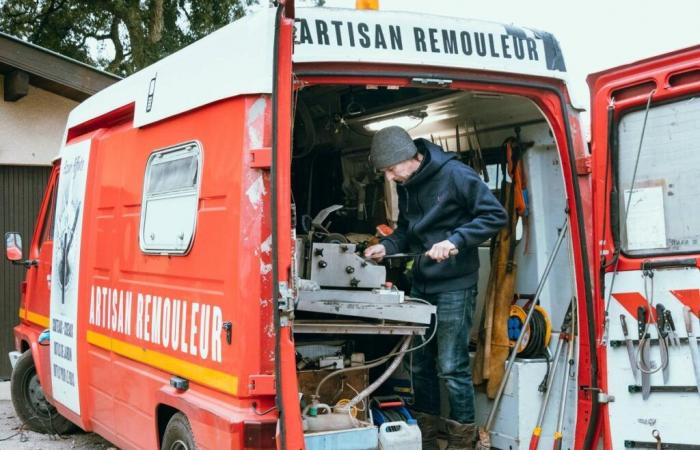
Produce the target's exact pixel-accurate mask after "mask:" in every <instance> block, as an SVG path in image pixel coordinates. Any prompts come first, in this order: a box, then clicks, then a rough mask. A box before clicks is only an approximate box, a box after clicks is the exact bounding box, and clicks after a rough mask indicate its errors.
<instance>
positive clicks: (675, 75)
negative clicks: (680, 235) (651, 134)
mask: <svg viewBox="0 0 700 450" xmlns="http://www.w3.org/2000/svg"><path fill="white" fill-rule="evenodd" d="M699 63H700V46H694V47H690V48H687V49H683V50H678V51H675V52H671V53H668V54H665V55H660V56H657V57H653V58H649V59H645V60H642V61H638V62H635V63H630V64H627V65H624V66H620V67H616V68H612V69H609V70H606V71H603V72H599V73H595V74H592V75H589V76H588V78H587V81H588V85H589V89H590V92H591V171H592V177H591V182H592V184H591V192H592V199H593V203H592V205H591V210H592V212H593V214H592V215H591V217H590V219H591V222H590V228H589V230H590V234H591V235H592V236H593V239H591V242H592V243H594V246H593V249H594V251H593V252H592V254H591V256H592V258H591V261H593V262H594V265H593V267H592V272H593V276H594V294H595V299H594V304H595V310H596V317H595V323H596V330H597V334H599V336H598V337H600V334H601V333H602V332H603V321H604V318H605V315H604V311H605V304H606V298H605V297H604V296H603V295H602V294H601V293H602V292H604V277H603V276H602V274H604V273H610V272H613V271H614V270H617V271H619V272H624V271H641V270H642V264H643V263H644V262H646V261H663V260H671V259H677V258H679V257H682V258H695V259H696V260H697V259H698V255H682V256H678V255H675V256H674V255H664V256H659V257H656V256H653V257H649V256H645V257H631V256H629V255H625V254H624V253H622V254H620V255H619V259H618V260H617V261H615V260H613V255H614V254H615V249H614V246H613V235H612V227H611V225H610V221H611V217H610V192H611V188H612V176H611V175H610V164H609V162H610V149H609V148H608V141H609V136H608V131H609V130H608V108H609V106H610V105H611V104H613V102H612V98H613V96H615V100H614V106H613V108H614V109H613V120H614V121H615V123H617V121H618V120H619V118H620V117H621V116H622V115H623V114H625V113H626V112H628V111H630V110H631V109H640V108H644V107H645V106H646V102H647V99H648V95H649V93H650V92H651V90H652V89H656V91H655V93H654V95H653V97H652V104H658V103H662V102H665V101H669V100H673V99H678V98H682V97H684V96H688V95H691V94H696V93H697V92H698V91H700V84H699V83H697V81H696V80H695V78H693V77H683V76H682V74H685V73H690V72H693V71H694V70H696V68H697V66H698V64H699ZM670 80H673V81H676V80H681V81H680V82H676V83H671V82H670ZM616 94H617V95H616ZM601 256H602V259H601ZM603 264H604V265H605V266H603ZM643 291H644V286H643V280H642V278H641V277H640V281H639V287H638V291H637V292H643ZM636 295H638V296H639V297H642V296H641V295H639V294H636ZM674 295H675V293H674ZM616 297H617V295H616ZM639 297H635V298H634V299H630V298H629V297H627V298H625V297H624V295H623V298H625V300H624V301H625V302H626V303H627V304H626V305H625V308H626V310H627V311H628V312H631V311H630V308H632V307H634V305H638V304H639V303H640V300H639ZM686 298H687V297H686ZM679 299H680V298H679ZM693 304H695V303H694V302H693ZM697 307H700V305H696V308H697ZM632 316H633V317H634V318H636V310H635V311H634V313H632ZM610 322H611V324H612V322H613V318H612V317H611V318H610ZM596 350H597V352H598V361H599V371H598V372H599V374H600V376H599V378H600V379H599V382H600V387H601V389H602V390H603V391H604V392H608V367H607V363H606V361H607V355H606V353H607V352H606V347H605V346H600V345H599V346H598V348H597V349H596ZM669 398H670V399H672V397H669ZM616 401H617V402H618V403H619V402H620V401H621V400H620V399H619V398H618V399H617V400H616ZM607 410H608V408H607V406H606V405H603V407H602V413H603V414H602V422H601V425H602V429H601V431H602V437H603V448H604V449H605V450H611V449H612V448H613V443H614V442H616V441H615V439H617V441H619V439H620V436H621V435H620V434H618V433H620V432H621V431H622V430H611V423H610V420H609V416H608V413H607ZM613 434H614V435H615V436H613ZM614 445H618V444H617V443H615V444H614Z"/></svg>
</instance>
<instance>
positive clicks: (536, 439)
mask: <svg viewBox="0 0 700 450" xmlns="http://www.w3.org/2000/svg"><path fill="white" fill-rule="evenodd" d="M570 325H571V305H569V310H568V311H567V313H566V316H564V322H563V323H562V326H561V331H560V332H559V340H557V347H556V349H555V350H554V357H553V358H552V369H551V370H550V372H549V377H548V378H547V384H546V387H545V390H544V398H543V399H542V404H541V405H540V412H539V414H538V415H537V424H536V425H535V428H534V430H532V436H531V437H530V448H529V450H537V446H538V445H539V443H540V435H541V434H542V422H543V421H544V413H545V411H546V409H547V403H549V393H550V392H551V391H552V383H553V382H554V378H555V376H556V373H557V368H558V367H559V356H560V354H561V352H562V349H565V348H566V345H567V344H568V343H569V339H570V336H571V330H570ZM564 376H566V374H564Z"/></svg>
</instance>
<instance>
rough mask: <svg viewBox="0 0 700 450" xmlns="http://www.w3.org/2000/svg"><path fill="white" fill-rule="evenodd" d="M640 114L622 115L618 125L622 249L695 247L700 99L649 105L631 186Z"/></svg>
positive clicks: (698, 245)
mask: <svg viewBox="0 0 700 450" xmlns="http://www.w3.org/2000/svg"><path fill="white" fill-rule="evenodd" d="M644 115H645V111H644V110H639V111H634V112H630V113H628V114H625V115H624V116H623V117H622V118H621V119H620V122H619V126H618V136H619V163H618V180H619V182H618V188H619V195H620V198H619V205H620V214H619V218H620V219H619V220H620V225H621V226H620V229H621V230H622V236H621V237H622V249H623V251H624V252H625V253H626V254H629V255H632V256H643V255H657V254H658V255H661V254H671V253H688V252H695V251H698V250H700V215H698V214H696V213H695V212H696V210H697V204H698V199H700V183H699V182H698V167H700V98H685V99H682V100H678V101H674V102H672V103H666V104H662V105H659V106H654V107H652V108H650V110H649V117H648V119H647V124H646V130H645V131H644V141H643V146H642V149H641V153H640V156H639V162H638V166H637V169H636V171H637V174H636V177H635V179H634V189H633V190H632V182H633V181H632V178H633V174H634V171H635V164H636V160H637V151H638V149H639V140H640V136H641V133H642V127H643V123H644ZM628 203H629V210H628V212H627V220H626V226H625V224H623V223H622V222H623V221H624V220H625V219H624V217H625V205H627V204H628Z"/></svg>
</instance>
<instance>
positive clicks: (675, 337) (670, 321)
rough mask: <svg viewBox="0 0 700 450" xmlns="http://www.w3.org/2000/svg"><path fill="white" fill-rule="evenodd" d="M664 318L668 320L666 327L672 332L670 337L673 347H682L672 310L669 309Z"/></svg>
mask: <svg viewBox="0 0 700 450" xmlns="http://www.w3.org/2000/svg"><path fill="white" fill-rule="evenodd" d="M664 316H665V318H666V325H667V326H668V328H669V329H670V330H671V331H669V333H668V334H669V336H671V342H672V343H673V345H675V346H677V347H680V346H681V340H680V338H679V337H678V333H676V324H675V323H674V322H673V314H671V310H670V309H667V310H666V311H665V312H664Z"/></svg>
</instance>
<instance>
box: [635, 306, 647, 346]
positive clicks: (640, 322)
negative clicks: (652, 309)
mask: <svg viewBox="0 0 700 450" xmlns="http://www.w3.org/2000/svg"><path fill="white" fill-rule="evenodd" d="M646 327H647V310H646V308H644V307H643V306H638V307H637V332H638V333H639V340H640V341H641V340H642V339H644V331H646V330H645V329H646Z"/></svg>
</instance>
